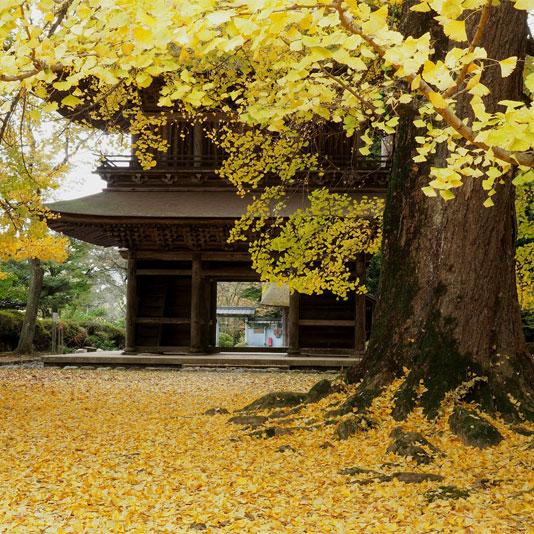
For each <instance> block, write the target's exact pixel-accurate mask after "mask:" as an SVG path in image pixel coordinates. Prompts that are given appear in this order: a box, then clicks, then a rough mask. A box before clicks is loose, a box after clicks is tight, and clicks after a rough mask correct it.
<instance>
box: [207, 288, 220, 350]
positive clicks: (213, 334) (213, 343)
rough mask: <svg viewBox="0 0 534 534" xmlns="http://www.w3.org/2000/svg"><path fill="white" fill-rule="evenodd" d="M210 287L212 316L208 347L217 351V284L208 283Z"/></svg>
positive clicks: (210, 317) (209, 324) (209, 326)
mask: <svg viewBox="0 0 534 534" xmlns="http://www.w3.org/2000/svg"><path fill="white" fill-rule="evenodd" d="M206 283H208V284H209V285H210V314H209V318H208V320H209V323H208V334H209V339H208V347H210V348H211V347H213V350H214V351H215V350H216V347H217V341H218V340H217V282H213V281H211V280H209V281H206Z"/></svg>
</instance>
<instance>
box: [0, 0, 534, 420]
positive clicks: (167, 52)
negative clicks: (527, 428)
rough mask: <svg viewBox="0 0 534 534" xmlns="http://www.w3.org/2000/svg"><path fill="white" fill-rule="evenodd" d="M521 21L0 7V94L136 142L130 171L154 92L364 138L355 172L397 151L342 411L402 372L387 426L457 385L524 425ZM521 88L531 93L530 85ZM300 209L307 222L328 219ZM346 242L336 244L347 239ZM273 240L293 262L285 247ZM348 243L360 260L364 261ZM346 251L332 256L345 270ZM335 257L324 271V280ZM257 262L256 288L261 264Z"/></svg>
mask: <svg viewBox="0 0 534 534" xmlns="http://www.w3.org/2000/svg"><path fill="white" fill-rule="evenodd" d="M532 8H534V5H533V2H532V0H514V1H509V0H502V1H498V0H497V1H493V0H451V1H443V0H428V1H425V0H423V1H412V0H407V1H404V2H403V1H399V0H395V1H391V2H385V3H384V2H378V1H374V0H367V1H361V2H358V1H357V0H304V1H303V2H290V1H287V0H228V1H223V0H198V1H195V2H191V1H190V0H187V1H186V0H174V1H173V2H168V1H166V0H151V1H148V0H138V1H137V2H131V1H129V0H84V1H81V0H65V1H59V0H7V2H4V3H3V4H2V7H0V37H1V38H2V39H3V42H4V47H3V50H2V52H0V94H2V95H5V96H6V98H8V97H9V95H13V94H15V93H16V91H18V90H20V89H21V88H23V89H25V90H27V91H31V92H32V94H34V95H36V96H37V97H39V98H41V99H42V106H41V108H40V111H41V113H50V112H54V111H55V110H59V111H61V113H62V114H64V115H65V116H67V117H70V118H71V119H75V120H80V119H83V120H85V121H86V122H88V123H89V124H93V125H94V124H102V123H105V124H106V125H107V128H108V129H113V128H114V127H116V128H125V127H126V128H130V129H131V130H132V131H134V132H136V133H138V134H139V133H140V134H144V135H140V136H139V138H138V146H137V150H138V152H139V154H140V156H142V158H143V154H144V153H146V152H150V151H151V150H154V149H156V150H157V149H158V148H162V147H161V146H160V144H158V141H157V140H155V139H153V138H152V136H151V134H150V133H149V132H150V128H148V127H147V125H149V124H151V123H152V124H154V125H156V124H161V122H162V121H165V118H164V115H163V114H157V113H156V114H152V115H151V116H147V115H146V114H143V113H142V111H141V106H140V100H141V98H142V96H141V95H142V92H143V90H144V89H145V88H147V87H150V86H152V84H158V88H159V92H160V93H159V94H160V98H159V105H160V106H161V109H162V112H163V111H165V110H168V109H179V110H181V111H182V112H183V113H184V114H185V113H188V114H191V115H193V116H194V115H197V114H198V113H200V112H203V111H205V110H207V109H217V110H222V111H223V112H226V113H227V114H228V115H229V116H231V117H232V120H235V121H237V122H239V123H244V124H246V125H247V126H248V127H250V128H255V129H259V130H260V131H263V132H271V133H272V134H273V135H277V136H288V135H289V132H293V133H297V134H298V133H299V132H300V131H302V129H303V128H304V125H306V124H309V123H319V122H321V121H328V122H334V123H340V124H342V125H343V128H344V129H345V131H346V133H347V135H349V136H350V135H353V134H354V133H355V132H360V133H363V135H362V136H361V138H362V139H363V141H364V146H363V147H362V148H361V153H362V154H363V155H365V154H368V153H369V151H370V150H371V146H372V144H373V142H374V140H375V139H376V138H377V137H379V136H389V135H395V139H396V146H395V154H394V158H393V168H392V174H391V179H390V184H389V192H388V198H387V202H386V207H385V213H384V227H383V257H384V266H383V273H382V277H381V300H380V302H379V304H378V307H377V310H376V314H375V325H374V331H373V334H372V339H371V342H370V346H369V349H368V351H367V354H366V357H365V358H364V360H363V362H362V365H361V366H360V367H359V368H358V369H356V370H355V371H354V372H351V373H350V378H351V379H352V380H359V379H362V380H363V382H362V385H361V386H360V389H361V391H360V393H361V395H360V397H359V400H358V402H360V404H365V403H367V402H369V401H370V399H371V398H372V397H373V396H374V395H376V394H377V392H378V391H380V390H381V388H383V387H384V386H385V385H387V384H388V383H389V382H391V380H393V378H395V377H396V376H398V375H399V374H402V373H403V368H407V369H409V373H408V375H407V379H406V381H405V382H404V385H403V386H402V387H401V389H400V390H399V392H398V395H397V397H396V400H395V404H396V408H395V414H396V415H397V416H399V417H402V416H403V415H404V414H406V413H407V412H408V411H410V410H411V409H412V408H413V407H414V406H415V405H416V404H417V402H421V403H422V404H423V406H424V407H425V411H426V413H428V414H430V415H432V414H435V413H436V411H437V410H438V408H439V404H440V401H441V399H443V397H444V396H445V394H447V393H448V392H449V391H451V390H455V389H456V388H458V387H459V386H460V385H461V384H462V383H464V382H466V381H470V382H471V383H472V385H473V387H472V388H470V389H466V388H464V389H463V391H464V394H468V395H471V397H472V398H474V399H476V400H478V401H479V402H480V403H481V404H482V405H483V408H484V409H487V410H490V411H492V412H500V413H503V414H504V415H506V416H507V417H510V418H517V417H522V416H525V417H529V418H532V417H533V416H534V400H533V397H532V395H533V392H532V383H533V382H534V365H533V363H532V359H531V358H530V356H529V355H528V354H527V352H526V348H525V343H524V339H523V336H522V333H521V323H520V317H519V306H518V302H517V293H516V287H515V273H514V224H515V223H514V187H515V185H514V182H515V183H518V182H520V183H528V182H530V181H532V179H533V177H534V170H533V167H534V150H533V149H534V107H533V106H532V103H531V101H530V100H529V99H527V98H526V97H525V96H524V94H523V93H522V80H523V66H524V61H525V54H526V45H527V35H528V28H527V10H528V9H532ZM525 85H526V87H527V88H528V89H529V91H532V89H533V86H534V76H533V75H532V74H530V75H529V76H528V77H527V78H526V80H525ZM259 137H260V138H261V137H262V136H259ZM262 143H263V142H262ZM262 146H264V144H262ZM143 163H144V164H145V165H151V164H152V163H151V161H150V157H149V156H147V157H146V159H145V160H143ZM243 166H244V168H249V169H250V175H249V178H246V177H245V178H244V183H245V185H246V187H247V188H249V189H252V190H253V191H254V189H255V187H254V185H256V186H257V185H259V184H258V182H257V181H254V177H253V175H254V173H255V172H257V169H255V167H254V165H248V166H247V161H246V158H244V159H243ZM286 170H287V169H286ZM294 170H295V173H294V177H293V178H292V177H291V176H290V177H289V178H292V179H298V172H297V171H298V166H297V167H296V168H295V169H294ZM245 174H246V173H245ZM250 176H252V179H251V178H250ZM250 184H252V186H250ZM256 189H257V187H256ZM270 193H271V192H270V191H269V194H270ZM257 198H259V199H261V198H262V194H261V192H257ZM271 199H272V197H270V198H268V200H271ZM318 200H319V203H318V204H316V207H317V209H320V208H321V206H322V207H323V208H324V207H328V208H330V207H331V202H329V201H327V200H325V198H324V197H323V196H320V195H319V197H318ZM257 208H258V209H260V204H257ZM313 208H314V206H312V210H313ZM316 215H317V212H316V213H315V216H316ZM299 216H302V214H299ZM326 220H327V219H326V218H325V221H326ZM280 224H281V225H282V234H283V224H284V223H283V222H281V223H280ZM288 224H292V223H291V221H289V222H288ZM345 230H346V231H347V232H348V233H347V239H350V235H349V233H350V232H351V231H353V230H354V228H353V227H351V225H347V226H346V227H345ZM321 231H323V232H326V231H328V227H327V226H326V227H323V228H316V229H315V232H321ZM358 231H360V229H358ZM310 233H311V234H313V232H310ZM341 233H342V232H341ZM282 234H280V233H279V234H278V236H280V235H282ZM283 235H285V240H284V247H286V248H288V247H291V246H292V240H291V239H290V235H291V232H290V231H287V232H285V234H283ZM362 236H364V237H365V238H366V239H367V241H366V242H365V243H362V246H361V247H360V248H361V249H363V248H364V247H365V246H367V247H369V246H371V245H370V243H369V240H368V238H369V235H368V233H367V232H362ZM308 238H309V235H308ZM315 241H316V240H314V239H308V243H309V245H310V246H311V247H313V244H314V242H315ZM318 241H319V242H321V243H324V242H327V240H325V239H320V240H318ZM356 241H358V240H356ZM279 243H280V241H279ZM338 243H339V241H336V242H335V247H336V251H337V250H343V247H339V249H338V247H337V244H338ZM294 244H295V245H296V246H297V247H302V240H294ZM327 244H328V242H327ZM328 246H330V247H331V246H332V243H330V244H329V245H328ZM275 248H276V247H275ZM278 248H279V247H278ZM357 249H358V247H357V245H356V244H355V245H354V246H352V247H350V246H347V247H345V249H344V250H346V254H347V257H346V258H343V259H346V260H347V261H348V260H349V259H350V257H349V256H350V255H351V254H354V252H355V251H356V250H357ZM312 257H313V256H312ZM341 259H342V258H340V257H339V255H336V256H335V261H334V262H333V264H336V265H338V266H339V267H338V272H339V273H341V274H342V273H343V272H344V271H343V267H342V265H343V261H341ZM262 265H263V267H264V271H265V275H266V276H269V265H273V261H272V258H271V260H269V258H265V261H263V263H262V262H261V261H260V262H259V265H258V267H259V268H260V269H262ZM318 272H319V271H318V270H313V269H312V270H311V273H312V274H313V276H314V277H315V280H316V282H314V283H316V284H318V285H319V286H320V284H321V283H323V282H325V280H321V277H320V276H319V277H317V274H318ZM327 273H328V277H329V278H330V279H332V276H333V274H332V273H333V271H332V269H327ZM271 274H272V271H271ZM298 283H299V284H302V283H303V282H302V278H301V279H300V280H299V282H298ZM297 287H299V288H300V287H301V286H300V285H297ZM334 289H335V288H334ZM466 391H467V393H465V392H466Z"/></svg>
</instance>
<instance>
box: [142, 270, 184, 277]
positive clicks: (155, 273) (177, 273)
mask: <svg viewBox="0 0 534 534" xmlns="http://www.w3.org/2000/svg"><path fill="white" fill-rule="evenodd" d="M137 276H191V269H137Z"/></svg>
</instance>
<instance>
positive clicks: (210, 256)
mask: <svg viewBox="0 0 534 534" xmlns="http://www.w3.org/2000/svg"><path fill="white" fill-rule="evenodd" d="M193 254H194V253H193V252H174V251H172V250H139V251H137V256H136V257H137V259H139V260H184V261H191V260H192V259H193ZM202 260H203V261H243V262H248V263H249V264H250V261H251V260H250V255H249V254H248V252H215V251H214V252H203V253H202Z"/></svg>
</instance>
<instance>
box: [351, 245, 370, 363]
mask: <svg viewBox="0 0 534 534" xmlns="http://www.w3.org/2000/svg"><path fill="white" fill-rule="evenodd" d="M356 276H357V277H358V279H359V285H361V284H364V283H365V255H364V254H360V255H358V257H357V259H356ZM354 297H355V298H354V300H355V309H354V320H355V323H354V324H355V331H354V349H355V351H356V352H357V353H361V352H365V338H366V337H367V336H366V329H365V295H362V294H360V293H356V295H355V296H354Z"/></svg>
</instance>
